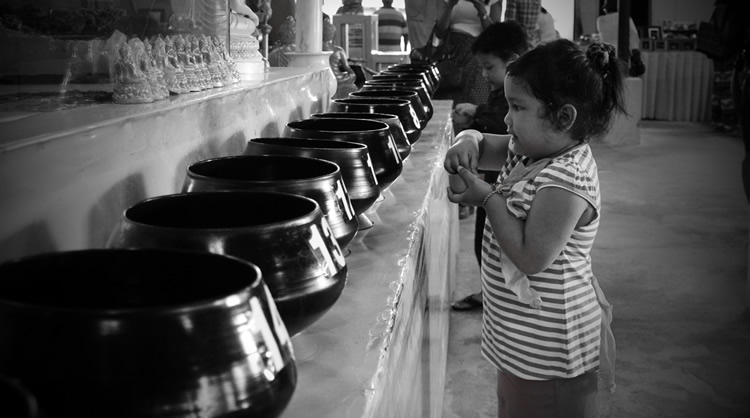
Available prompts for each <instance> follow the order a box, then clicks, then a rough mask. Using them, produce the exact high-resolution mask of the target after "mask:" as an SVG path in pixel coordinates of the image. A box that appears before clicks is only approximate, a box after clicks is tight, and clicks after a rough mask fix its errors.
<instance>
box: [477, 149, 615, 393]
mask: <svg viewBox="0 0 750 418" xmlns="http://www.w3.org/2000/svg"><path fill="white" fill-rule="evenodd" d="M511 168H512V165H511V159H510V158H509V160H508V161H507V162H506V165H505V166H504V167H503V169H502V171H501V174H500V178H499V179H498V180H499V181H500V182H502V181H503V180H504V179H505V178H506V177H507V176H508V174H509V173H510V169H511ZM544 187H560V188H563V189H565V190H569V191H570V192H572V193H575V194H577V195H579V196H581V197H582V198H583V199H585V200H587V201H588V202H589V203H590V204H591V205H592V206H593V207H594V208H595V209H596V214H595V217H594V220H593V221H592V222H591V223H590V224H588V225H585V226H582V227H580V228H576V229H575V230H574V231H573V234H572V237H571V239H570V240H569V241H568V243H566V245H565V247H564V248H563V251H562V252H561V253H560V255H558V257H557V258H556V259H555V261H554V262H553V263H552V265H551V266H550V267H549V268H547V269H546V270H545V271H543V272H540V273H538V274H535V275H529V276H528V278H529V281H530V283H531V286H532V287H533V289H534V290H535V291H536V292H538V294H539V295H540V296H541V298H542V301H543V302H542V308H541V309H534V308H533V307H531V306H529V305H528V304H525V303H523V302H521V301H519V300H518V297H517V295H516V294H514V293H513V292H512V291H511V290H510V289H508V288H507V286H506V281H505V276H504V274H503V270H502V267H501V261H500V260H501V251H502V250H501V249H500V247H499V245H498V243H497V240H496V239H495V237H494V235H493V233H492V227H491V225H490V223H489V222H486V223H485V229H484V237H483V245H482V265H481V270H482V287H483V288H482V291H483V294H484V306H485V307H484V316H483V326H482V354H483V355H484V356H485V357H486V358H487V359H488V360H489V361H490V362H491V363H492V364H494V365H495V366H496V367H498V368H499V369H500V370H502V371H504V372H506V373H509V374H512V375H514V376H517V377H521V378H523V379H528V380H549V379H556V378H571V377H575V376H578V375H581V374H583V373H586V372H590V371H594V370H596V369H597V368H598V367H599V346H600V326H601V315H602V311H601V308H600V305H599V302H598V300H597V294H596V292H595V289H594V285H593V283H592V281H593V280H594V277H593V272H592V269H591V257H590V251H591V247H592V245H593V243H594V238H595V236H596V232H597V229H598V226H599V211H600V209H601V197H600V194H599V178H598V174H597V167H596V162H595V161H594V158H593V155H592V153H591V148H590V147H589V146H588V144H582V145H579V146H576V147H574V148H573V149H571V150H569V151H567V152H565V153H564V154H562V155H560V156H558V157H555V158H554V159H553V160H552V161H551V162H550V163H549V164H548V165H547V166H546V167H545V168H544V169H543V170H542V171H541V172H540V173H539V174H538V175H537V176H536V177H535V178H534V179H533V180H530V181H528V182H524V185H523V189H522V190H521V191H520V193H514V194H513V195H512V196H511V197H510V199H511V202H509V206H511V205H512V206H513V207H514V208H516V209H518V210H521V211H523V212H525V215H528V212H529V210H530V209H531V205H532V203H533V201H534V197H535V196H536V193H537V192H538V191H539V190H541V189H542V188H544ZM519 214H520V213H519Z"/></svg>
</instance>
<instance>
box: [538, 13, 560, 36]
mask: <svg viewBox="0 0 750 418" xmlns="http://www.w3.org/2000/svg"><path fill="white" fill-rule="evenodd" d="M536 23H537V27H538V28H539V42H549V41H554V40H555V39H560V32H558V31H557V29H555V19H554V18H553V17H552V15H551V14H549V12H548V11H547V9H545V8H544V7H541V8H540V11H539V16H538V17H537V19H536Z"/></svg>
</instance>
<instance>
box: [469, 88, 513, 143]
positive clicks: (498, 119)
mask: <svg viewBox="0 0 750 418" xmlns="http://www.w3.org/2000/svg"><path fill="white" fill-rule="evenodd" d="M508 108H509V106H508V101H507V100H506V99H505V87H500V88H498V89H495V90H492V91H491V92H490V95H489V97H487V103H485V104H480V105H478V106H477V109H476V111H475V112H474V122H472V124H471V126H470V127H469V128H471V129H476V130H477V131H479V132H485V133H491V134H501V135H503V134H507V133H508V125H506V124H505V115H507V114H508Z"/></svg>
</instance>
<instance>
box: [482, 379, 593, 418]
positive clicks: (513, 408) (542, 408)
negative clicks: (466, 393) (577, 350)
mask: <svg viewBox="0 0 750 418" xmlns="http://www.w3.org/2000/svg"><path fill="white" fill-rule="evenodd" d="M596 385H597V376H596V373H586V374H583V375H581V376H578V377H574V378H572V379H554V380H525V379H521V378H518V377H515V376H512V375H509V374H506V373H503V372H500V371H498V373H497V409H498V417H499V418H594V417H596V416H597V405H596Z"/></svg>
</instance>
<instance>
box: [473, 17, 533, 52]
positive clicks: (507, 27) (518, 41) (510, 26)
mask: <svg viewBox="0 0 750 418" xmlns="http://www.w3.org/2000/svg"><path fill="white" fill-rule="evenodd" d="M527 49H528V41H527V40H526V30H525V29H524V28H523V26H521V24H519V23H518V22H516V21H513V20H508V21H505V22H495V23H493V24H491V25H489V26H487V28H486V29H485V30H483V31H482V33H480V34H479V36H478V37H477V39H476V40H475V41H474V43H473V44H472V45H471V52H472V53H473V54H478V53H480V54H489V55H494V56H496V57H498V58H500V59H501V60H503V61H505V62H509V61H510V60H511V59H514V58H515V57H517V56H519V55H521V54H523V53H524V52H526V50H527Z"/></svg>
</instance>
